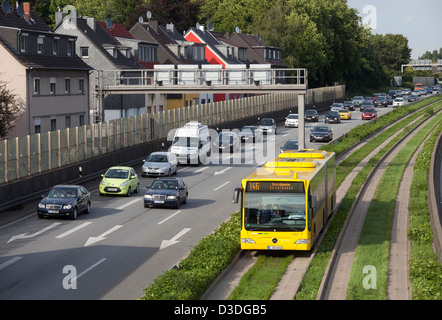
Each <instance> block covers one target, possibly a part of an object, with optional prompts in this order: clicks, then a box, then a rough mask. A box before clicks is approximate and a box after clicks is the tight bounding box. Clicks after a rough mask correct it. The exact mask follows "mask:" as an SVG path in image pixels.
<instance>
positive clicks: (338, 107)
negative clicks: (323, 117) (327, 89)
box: [330, 102, 344, 111]
mask: <svg viewBox="0 0 442 320" xmlns="http://www.w3.org/2000/svg"><path fill="white" fill-rule="evenodd" d="M341 109H344V105H343V104H342V103H338V102H334V103H333V104H332V106H331V108H330V111H339V110H341Z"/></svg>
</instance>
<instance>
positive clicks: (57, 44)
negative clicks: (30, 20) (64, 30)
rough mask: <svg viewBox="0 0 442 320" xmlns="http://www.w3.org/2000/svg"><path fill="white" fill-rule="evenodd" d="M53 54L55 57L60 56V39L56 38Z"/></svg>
mask: <svg viewBox="0 0 442 320" xmlns="http://www.w3.org/2000/svg"><path fill="white" fill-rule="evenodd" d="M52 53H53V54H54V56H55V55H58V54H59V53H60V38H59V37H55V38H54V42H53V48H52Z"/></svg>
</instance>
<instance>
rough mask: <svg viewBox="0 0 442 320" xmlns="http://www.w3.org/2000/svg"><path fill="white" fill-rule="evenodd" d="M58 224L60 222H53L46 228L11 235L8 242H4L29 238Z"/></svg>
mask: <svg viewBox="0 0 442 320" xmlns="http://www.w3.org/2000/svg"><path fill="white" fill-rule="evenodd" d="M59 224H61V222H54V223H53V224H51V225H49V226H47V227H46V228H43V229H42V230H40V231H37V232H34V233H33V234H27V233H22V234H18V235H16V236H12V237H11V239H9V240H8V242H6V243H10V242H12V241H14V240H17V239H29V238H33V237H35V236H38V235H39V234H42V233H43V232H46V231H48V230H50V229H52V228H55V227H56V226H58V225H59Z"/></svg>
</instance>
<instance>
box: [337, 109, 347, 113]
mask: <svg viewBox="0 0 442 320" xmlns="http://www.w3.org/2000/svg"><path fill="white" fill-rule="evenodd" d="M339 113H348V111H347V110H346V109H340V110H339Z"/></svg>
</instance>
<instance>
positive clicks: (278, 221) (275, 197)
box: [233, 150, 336, 251]
mask: <svg viewBox="0 0 442 320" xmlns="http://www.w3.org/2000/svg"><path fill="white" fill-rule="evenodd" d="M233 202H235V203H237V202H240V204H241V215H242V219H241V249H243V250H302V251H309V250H311V249H312V247H313V245H314V243H315V240H316V238H317V237H318V235H319V233H320V232H321V230H322V229H323V227H324V225H325V224H326V222H327V219H328V217H329V216H330V214H331V212H332V211H333V209H334V206H335V202H336V159H335V154H334V153H333V152H325V151H318V150H301V151H286V152H284V153H281V154H280V155H279V156H278V157H277V158H276V159H274V161H271V162H268V163H266V165H265V166H264V167H262V168H259V169H257V170H256V171H255V172H254V173H252V174H251V175H249V176H248V177H247V178H245V179H243V180H242V182H241V187H240V188H236V189H235V190H234V195H233Z"/></svg>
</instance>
